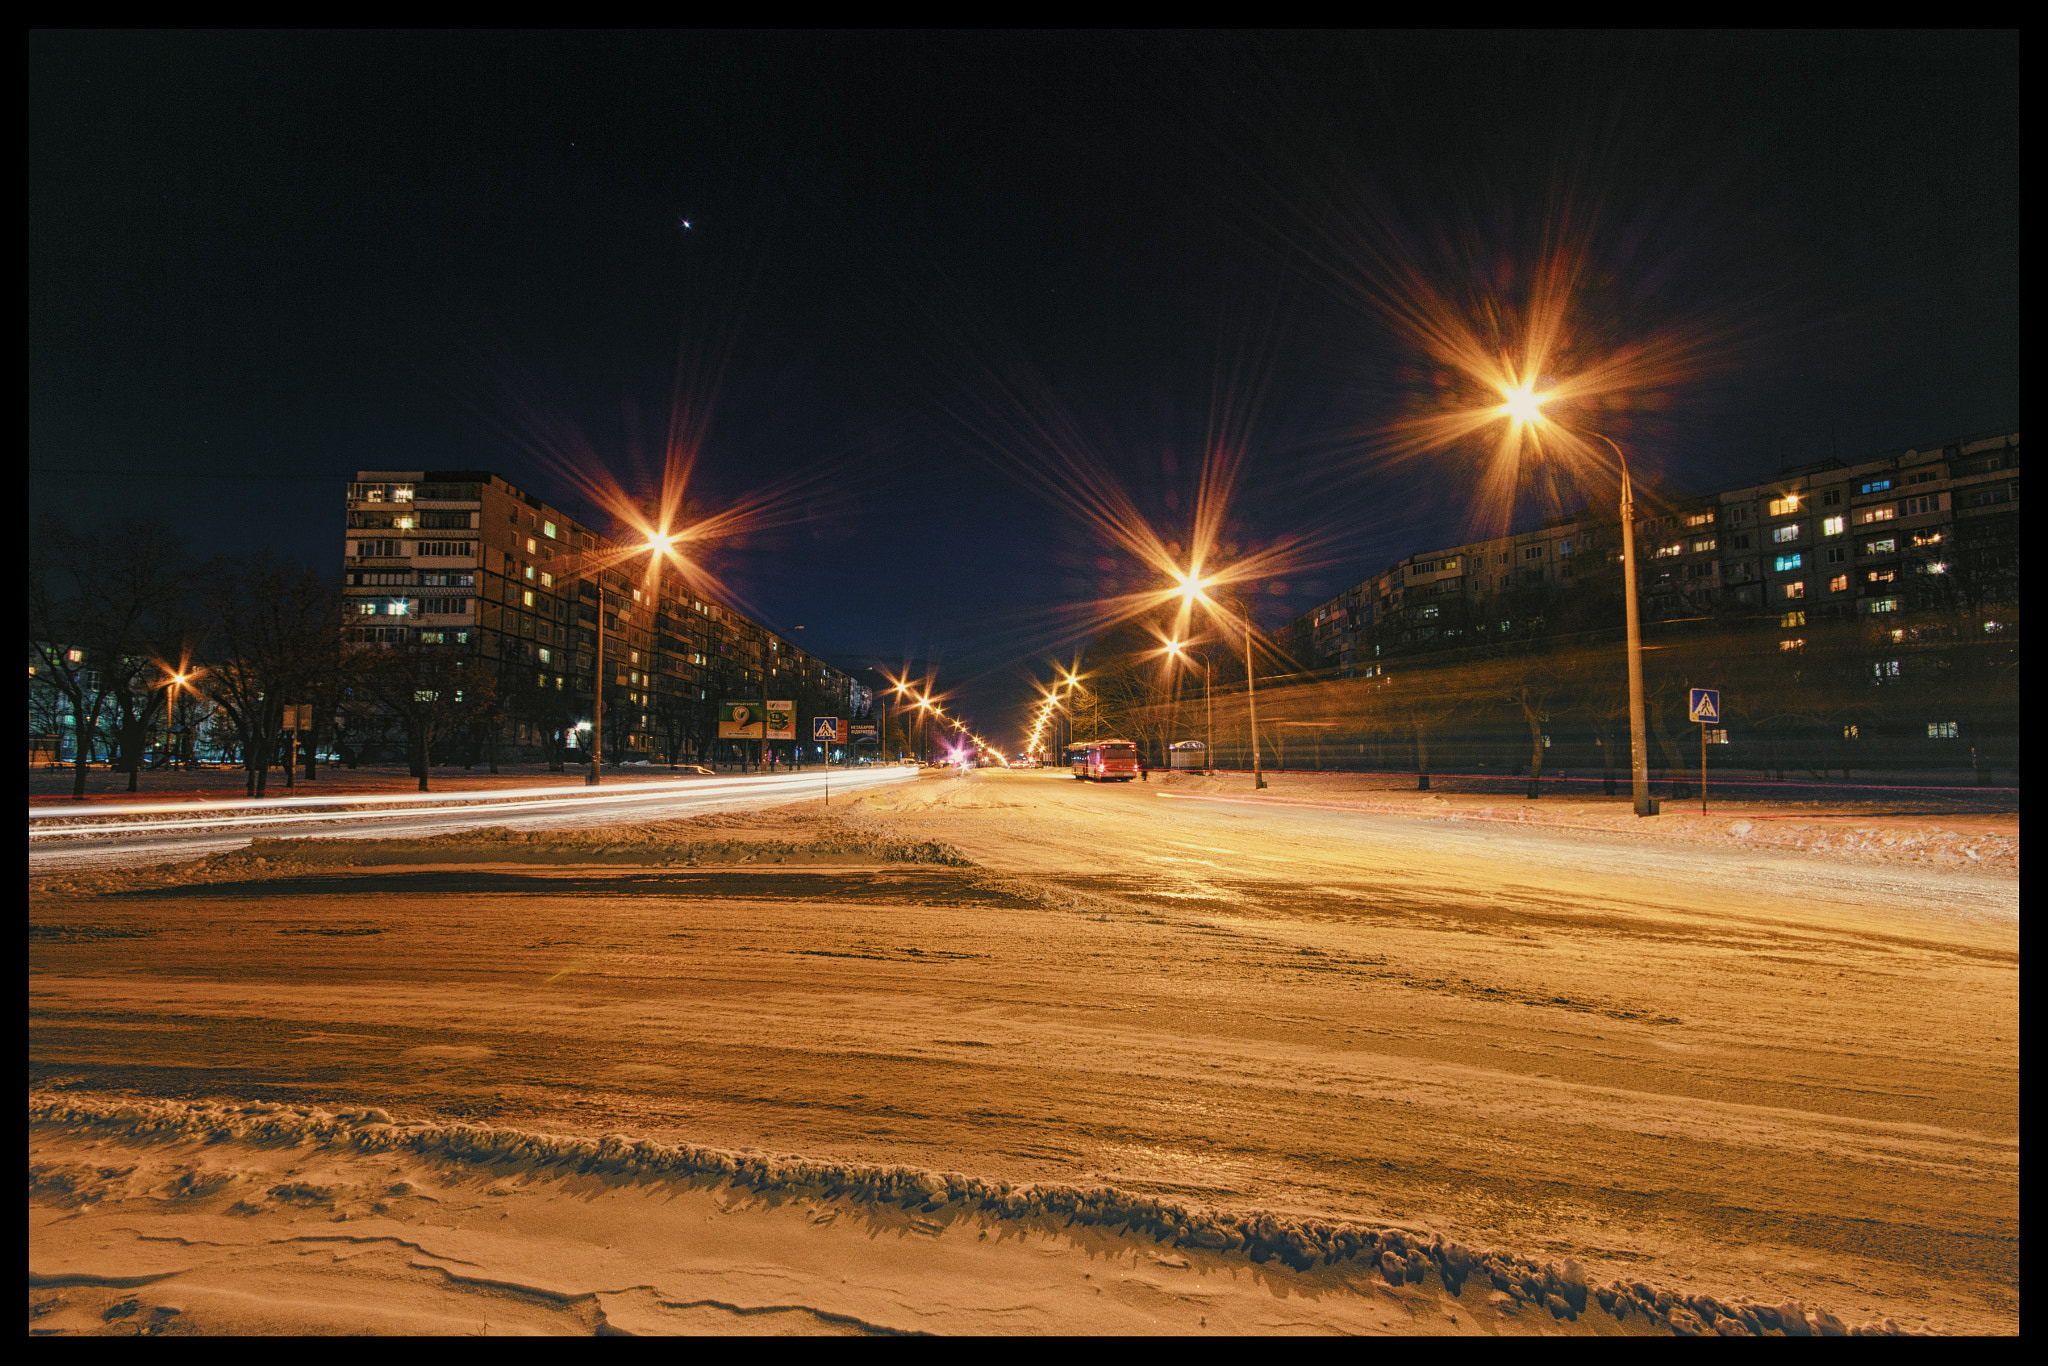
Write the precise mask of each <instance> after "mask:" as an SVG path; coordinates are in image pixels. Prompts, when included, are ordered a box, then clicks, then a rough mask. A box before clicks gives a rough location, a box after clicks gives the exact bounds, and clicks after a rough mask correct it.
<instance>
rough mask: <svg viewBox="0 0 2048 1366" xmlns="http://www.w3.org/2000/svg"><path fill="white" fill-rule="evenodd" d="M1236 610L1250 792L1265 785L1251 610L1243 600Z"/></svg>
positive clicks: (1240, 600)
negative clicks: (1247, 717)
mask: <svg viewBox="0 0 2048 1366" xmlns="http://www.w3.org/2000/svg"><path fill="white" fill-rule="evenodd" d="M1237 606H1238V610H1239V611H1240V612H1242V613H1243V614H1244V702H1245V706H1246V707H1247V708H1249V709H1250V711H1251V723H1252V790H1253V791H1257V790H1258V789H1260V788H1262V787H1264V786H1265V785H1266V775H1265V774H1264V773H1262V772H1260V771H1259V690H1258V683H1257V681H1256V680H1255V679H1254V678H1253V677H1252V609H1251V607H1250V605H1249V604H1247V603H1246V602H1245V601H1244V600H1243V599H1239V600H1238V604H1237Z"/></svg>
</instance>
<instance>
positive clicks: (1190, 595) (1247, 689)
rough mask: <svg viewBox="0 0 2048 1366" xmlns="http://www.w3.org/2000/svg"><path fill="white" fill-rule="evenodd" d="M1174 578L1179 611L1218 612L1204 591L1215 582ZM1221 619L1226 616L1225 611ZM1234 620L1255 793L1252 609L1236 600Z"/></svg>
mask: <svg viewBox="0 0 2048 1366" xmlns="http://www.w3.org/2000/svg"><path fill="white" fill-rule="evenodd" d="M1174 577H1175V578H1176V579H1178V580H1180V587H1179V588H1177V589H1174V590H1172V592H1173V594H1174V595H1175V596H1178V597H1179V598H1180V600H1181V606H1182V609H1183V611H1185V610H1188V609H1191V608H1192V607H1193V606H1194V605H1195V604H1196V603H1198V602H1199V603H1202V604H1203V605H1205V606H1207V607H1208V608H1209V609H1210V610H1211V611H1212V612H1214V611H1216V610H1217V609H1218V607H1219V606H1220V604H1218V603H1217V601H1216V600H1215V599H1214V598H1212V597H1210V596H1209V595H1208V593H1206V592H1205V591H1204V590H1205V589H1207V588H1208V587H1209V586H1210V585H1211V584H1212V583H1215V582H1216V580H1214V579H1205V578H1203V577H1201V571H1200V569H1199V568H1194V569H1190V570H1189V571H1188V572H1187V573H1185V574H1175V575H1174ZM1225 615H1229V613H1228V610H1227V609H1225ZM1237 617H1238V621H1239V624H1240V625H1241V627H1242V629H1243V631H1244V700H1245V707H1246V710H1247V711H1248V713H1249V717H1250V724H1251V734H1252V789H1253V790H1254V791H1257V790H1258V789H1260V788H1263V787H1265V785H1266V775H1265V772H1264V770H1262V769H1261V768H1260V766H1259V695H1258V680H1257V679H1256V678H1255V677H1254V673H1253V669H1252V609H1251V606H1250V605H1249V604H1248V603H1246V602H1245V600H1244V599H1243V598H1239V599H1238V600H1237Z"/></svg>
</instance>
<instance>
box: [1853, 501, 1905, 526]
mask: <svg viewBox="0 0 2048 1366" xmlns="http://www.w3.org/2000/svg"><path fill="white" fill-rule="evenodd" d="M1898 515H1899V510H1898V509H1897V508H1895V507H1892V506H1891V505H1890V504H1886V505H1885V506H1884V507H1881V508H1865V509H1863V511H1861V512H1859V513H1857V514H1856V525H1858V526H1868V525H1870V524H1871V523H1872V522H1889V521H1890V520H1891V519H1892V518H1894V517H1896V516H1898Z"/></svg>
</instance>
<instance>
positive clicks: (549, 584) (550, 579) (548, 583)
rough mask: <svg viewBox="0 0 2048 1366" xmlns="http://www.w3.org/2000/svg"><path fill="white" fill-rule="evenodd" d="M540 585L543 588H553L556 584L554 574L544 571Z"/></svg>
mask: <svg viewBox="0 0 2048 1366" xmlns="http://www.w3.org/2000/svg"><path fill="white" fill-rule="evenodd" d="M540 586H541V587H542V588H553V587H554V586H555V576H554V575H553V574H548V573H543V574H542V575H541V576H540Z"/></svg>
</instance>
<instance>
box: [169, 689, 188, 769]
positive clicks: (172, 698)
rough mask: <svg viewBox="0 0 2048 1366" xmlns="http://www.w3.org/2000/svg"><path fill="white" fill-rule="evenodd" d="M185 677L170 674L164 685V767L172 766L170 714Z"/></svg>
mask: <svg viewBox="0 0 2048 1366" xmlns="http://www.w3.org/2000/svg"><path fill="white" fill-rule="evenodd" d="M185 678H186V675H184V674H181V673H176V674H172V675H171V676H170V678H169V679H167V680H166V681H165V683H164V766H165V767H166V768H169V767H171V766H172V762H173V760H172V754H171V713H172V712H174V711H175V710H177V706H178V689H180V688H182V687H184V686H185Z"/></svg>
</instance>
